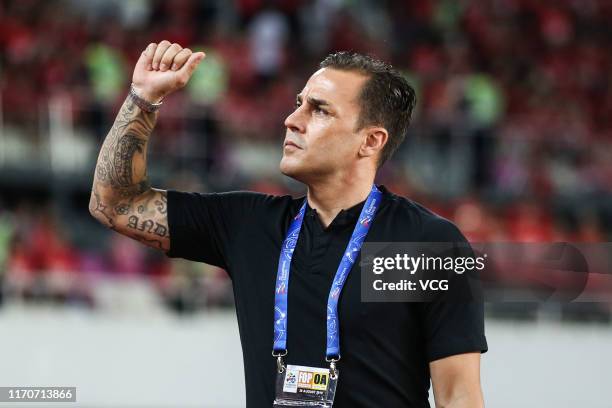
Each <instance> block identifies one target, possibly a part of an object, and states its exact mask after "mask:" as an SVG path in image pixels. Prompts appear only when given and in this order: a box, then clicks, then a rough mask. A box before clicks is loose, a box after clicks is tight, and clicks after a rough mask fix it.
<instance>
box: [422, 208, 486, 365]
mask: <svg viewBox="0 0 612 408" xmlns="http://www.w3.org/2000/svg"><path fill="white" fill-rule="evenodd" d="M423 241H424V242H452V243H456V244H457V246H456V249H455V255H456V256H472V255H473V252H472V250H471V247H470V246H469V244H468V242H467V240H466V239H465V237H464V236H463V234H461V232H460V231H459V229H458V228H457V227H456V226H455V225H454V224H453V223H451V222H450V221H448V220H446V219H444V218H440V217H435V218H432V219H431V220H429V221H428V222H427V223H425V224H424V239H423ZM457 282H459V285H460V286H454V287H455V289H456V288H459V289H458V290H460V291H463V290H466V291H467V290H470V288H469V287H465V286H463V282H464V280H463V276H462V277H461V278H460V279H459V280H457ZM450 285H452V281H451V284H449V286H450ZM457 295H458V296H457ZM461 295H462V294H455V296H454V297H453V295H452V294H451V295H450V296H440V297H438V298H436V299H434V300H432V301H430V302H424V303H422V304H421V305H420V306H421V309H420V313H421V319H422V324H423V329H424V335H425V339H426V350H427V359H428V361H430V362H431V361H434V360H438V359H440V358H444V357H448V356H452V355H455V354H462V353H469V352H481V353H484V352H486V351H487V350H488V345H487V340H486V337H485V330H484V304H483V302H482V298H478V297H477V298H471V297H470V296H465V297H463V296H461ZM465 298H470V299H465ZM458 299H459V300H458Z"/></svg>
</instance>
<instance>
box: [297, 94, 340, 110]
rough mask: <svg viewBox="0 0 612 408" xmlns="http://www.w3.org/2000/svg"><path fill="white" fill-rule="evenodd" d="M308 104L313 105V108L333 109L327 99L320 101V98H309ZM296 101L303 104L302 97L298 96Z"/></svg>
mask: <svg viewBox="0 0 612 408" xmlns="http://www.w3.org/2000/svg"><path fill="white" fill-rule="evenodd" d="M306 99H307V101H308V103H309V104H311V105H313V106H329V107H331V106H332V104H331V103H329V102H327V101H326V100H325V99H319V98H313V97H312V96H309V97H308V98H306ZM296 100H297V101H298V102H300V103H301V102H302V95H299V94H298V95H297V96H296Z"/></svg>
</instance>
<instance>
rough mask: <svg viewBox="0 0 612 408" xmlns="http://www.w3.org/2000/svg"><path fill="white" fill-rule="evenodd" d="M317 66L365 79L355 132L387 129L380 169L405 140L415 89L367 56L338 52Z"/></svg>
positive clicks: (391, 70) (414, 98)
mask: <svg viewBox="0 0 612 408" xmlns="http://www.w3.org/2000/svg"><path fill="white" fill-rule="evenodd" d="M319 66H320V67H321V68H332V69H338V70H342V71H356V72H359V73H361V74H363V75H365V76H367V77H368V80H367V81H366V83H365V84H364V85H363V88H362V89H361V92H360V95H359V105H360V108H361V111H360V113H359V119H358V121H357V129H358V130H359V129H362V128H363V127H364V126H368V125H377V126H382V127H384V128H385V129H387V132H388V133H389V139H388V140H387V143H386V144H385V146H384V147H383V150H382V152H381V155H380V158H379V160H378V167H380V166H382V165H383V164H384V163H385V162H386V161H387V159H388V158H389V157H391V155H392V154H393V152H395V150H396V149H397V147H398V146H399V145H400V144H401V143H402V141H403V140H404V138H405V137H406V132H407V131H408V126H409V125H410V120H411V117H412V111H413V110H414V106H415V105H416V92H415V91H414V88H412V86H410V84H408V81H406V79H405V78H404V77H403V76H402V75H401V74H400V73H399V72H397V71H396V70H395V69H394V68H393V67H392V66H391V65H390V64H387V63H386V62H383V61H381V60H378V59H375V58H372V57H370V56H369V55H363V54H358V53H356V52H349V51H340V52H336V53H333V54H329V55H328V56H327V57H326V58H325V59H324V60H323V61H321V63H320V65H319Z"/></svg>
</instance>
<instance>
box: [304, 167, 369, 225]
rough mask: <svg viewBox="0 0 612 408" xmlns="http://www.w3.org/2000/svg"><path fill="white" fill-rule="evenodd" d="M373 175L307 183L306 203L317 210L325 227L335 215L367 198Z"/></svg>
mask: <svg viewBox="0 0 612 408" xmlns="http://www.w3.org/2000/svg"><path fill="white" fill-rule="evenodd" d="M373 182H374V177H363V178H360V179H359V178H355V179H354V180H350V178H349V179H348V180H347V179H342V178H337V179H332V178H330V179H327V180H325V181H324V182H318V183H312V184H309V185H308V205H309V206H310V207H311V208H314V209H316V210H317V214H318V215H319V218H320V220H321V223H322V224H323V225H324V226H325V228H327V227H328V226H329V224H331V223H332V221H333V220H334V218H336V215H338V213H339V212H340V211H341V210H343V209H348V208H351V207H353V206H355V205H357V204H359V203H360V202H362V201H364V200H365V199H366V198H368V195H369V194H370V191H371V190H372V183H373Z"/></svg>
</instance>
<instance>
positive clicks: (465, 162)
mask: <svg viewBox="0 0 612 408" xmlns="http://www.w3.org/2000/svg"><path fill="white" fill-rule="evenodd" d="M0 21H1V24H0V132H3V134H2V135H0V143H3V144H0V149H4V152H3V153H2V152H0V171H3V170H2V169H3V168H4V169H5V168H7V167H13V168H18V169H19V166H23V167H24V168H26V167H28V166H32V165H34V164H32V163H31V162H30V161H28V160H24V159H23V157H24V156H23V154H24V153H23V152H29V151H31V150H32V149H34V150H36V151H45V149H47V150H49V149H51V150H53V146H48V145H47V142H46V139H45V137H44V136H45V135H44V134H45V133H48V132H53V120H49V118H48V117H47V116H45V115H46V114H45V113H44V112H47V110H49V111H52V109H51V108H49V107H50V106H55V105H53V101H62V106H63V107H64V109H65V115H64V116H67V117H69V120H68V123H69V126H70V129H71V134H72V135H73V139H69V140H68V141H67V142H64V143H67V144H70V145H71V146H73V145H75V144H83V145H84V146H89V148H88V149H87V148H85V149H84V150H82V151H83V152H85V153H83V154H84V155H85V159H84V160H82V163H84V164H83V167H82V168H81V169H80V170H79V171H80V173H81V176H82V175H85V177H83V179H84V180H85V182H84V183H83V184H81V185H79V184H78V183H77V184H76V185H75V186H74V187H73V188H74V190H75V191H74V196H75V197H77V198H74V199H71V200H63V203H62V204H61V205H57V202H56V201H55V200H56V197H57V192H53V191H49V192H47V193H48V194H46V195H45V192H44V191H43V196H45V197H46V198H45V199H43V200H41V201H42V202H33V200H32V199H29V198H28V197H29V196H28V192H27V191H26V192H22V193H17V194H13V192H14V191H19V190H15V188H14V187H11V188H12V189H11V190H10V191H11V196H10V197H9V196H8V193H6V192H7V191H9V190H7V188H6V185H10V186H14V184H15V180H14V179H13V180H8V181H7V179H4V178H2V177H0V191H2V194H3V196H2V197H1V198H0V271H1V270H2V269H3V270H4V272H5V273H1V272H0V281H1V280H2V277H1V276H4V282H5V283H4V286H5V288H4V290H3V291H0V292H2V293H4V294H5V295H6V294H9V295H11V294H14V295H15V296H18V297H26V298H30V297H31V298H50V299H60V300H61V301H62V302H64V301H66V300H68V301H74V302H79V303H83V304H87V305H93V304H94V303H95V302H94V301H93V300H92V296H91V288H90V285H92V283H91V282H95V281H96V279H97V278H96V277H97V276H98V275H99V274H107V275H108V274H110V275H114V276H115V275H116V276H118V277H124V276H131V275H139V276H148V277H151V278H152V282H154V285H155V287H156V288H157V289H158V290H159V291H160V293H162V294H163V296H164V299H166V301H167V302H168V304H169V305H171V306H172V307H175V308H177V309H179V310H183V309H189V308H197V307H200V306H201V305H202V304H204V305H210V304H231V288H229V284H228V282H227V279H226V277H225V275H224V273H223V272H222V271H219V270H217V269H215V268H212V267H208V266H204V265H193V264H188V263H184V262H181V261H169V260H167V259H165V258H164V257H163V255H159V254H155V253H153V251H150V250H147V249H144V248H142V247H141V246H140V245H138V244H136V243H132V242H130V241H129V240H126V239H125V238H122V237H119V236H117V235H116V234H107V233H106V232H103V231H102V227H99V228H96V227H93V226H92V225H90V224H88V223H93V222H92V221H89V220H87V221H86V220H85V219H86V218H87V214H86V211H82V213H79V214H80V215H82V218H83V220H82V221H75V220H74V218H73V217H74V211H73V210H72V209H73V208H81V209H83V208H84V209H86V205H87V204H86V196H87V193H88V188H89V186H88V185H87V182H89V181H90V180H89V179H88V178H89V175H90V174H91V171H92V168H93V165H94V164H95V157H96V150H97V149H98V147H99V145H100V143H101V141H102V139H103V137H104V136H105V134H106V132H107V131H108V129H109V128H110V126H111V123H112V120H113V119H114V116H115V114H116V112H117V110H118V108H119V106H120V104H121V103H122V101H123V99H124V98H125V95H126V92H127V89H128V85H129V82H130V76H131V70H132V67H133V65H134V62H135V60H136V59H137V57H138V55H139V54H140V52H141V51H142V50H143V49H144V48H145V47H146V45H147V44H148V43H150V42H159V41H161V40H162V39H167V40H169V41H171V42H177V43H179V44H181V45H183V46H188V47H190V48H192V49H194V50H204V51H205V52H206V53H207V59H206V60H205V61H204V62H203V64H202V66H201V68H200V69H199V70H198V71H197V72H196V74H195V75H194V77H193V79H192V81H191V82H190V83H189V85H188V87H187V89H186V90H185V91H183V92H180V93H178V94H176V95H172V96H170V97H168V98H167V100H166V101H165V104H164V106H163V109H162V113H161V115H160V119H159V122H158V127H157V128H156V131H155V136H154V140H153V145H152V151H151V158H150V166H151V168H150V174H151V176H152V178H153V180H154V181H155V182H156V183H157V184H159V186H160V187H163V188H179V189H193V190H200V191H206V190H215V191H218V190H229V189H253V190H258V191H263V192H269V193H275V194H299V193H300V192H301V187H300V186H298V185H297V184H295V183H292V182H291V181H290V180H286V179H284V178H282V177H281V176H280V175H279V174H278V171H277V163H278V159H279V157H280V141H281V139H282V135H283V132H284V129H283V125H282V123H283V119H284V117H285V116H286V115H287V114H288V113H289V112H290V111H291V110H292V108H293V104H294V99H295V94H296V93H297V92H299V90H300V89H301V87H302V86H303V84H304V83H305V81H306V79H307V78H308V76H309V75H310V74H311V73H312V72H313V71H314V69H315V68H316V65H317V63H318V62H319V61H320V60H321V59H322V58H323V57H324V56H325V55H327V54H328V53H329V52H332V51H335V50H344V49H348V50H354V51H359V52H363V53H368V54H371V55H373V56H376V57H379V58H382V59H384V60H387V61H390V62H392V63H393V65H394V66H395V67H396V68H398V69H400V70H401V71H402V72H403V73H404V74H405V75H406V76H407V78H408V79H409V81H410V82H411V83H412V84H413V86H414V87H415V89H416V90H417V94H418V100H419V102H418V107H417V111H416V112H415V118H414V121H413V124H412V126H411V129H410V130H409V133H408V135H407V140H406V142H405V143H404V145H402V147H401V148H400V150H399V151H398V152H397V153H396V155H395V157H394V158H393V160H392V161H391V162H390V163H388V164H387V165H385V167H384V168H383V169H382V171H381V174H380V181H381V182H382V183H384V184H385V185H387V186H388V187H389V188H390V189H391V190H392V191H394V192H396V193H398V194H402V195H405V196H407V197H409V198H411V199H414V200H416V201H419V202H421V203H423V204H424V205H426V206H428V207H429V208H432V209H433V210H434V211H436V212H438V213H440V214H441V215H443V216H445V217H448V218H449V219H452V220H453V221H455V222H456V223H457V224H458V226H459V227H460V229H461V230H462V231H463V232H464V234H465V235H466V236H467V237H468V238H469V239H470V240H472V241H474V242H478V241H480V242H482V241H528V242H532V241H581V242H601V241H609V240H610V238H611V236H612V222H611V220H612V198H611V194H610V192H611V191H612V115H610V112H612V90H611V89H610V87H611V84H612V52H610V50H611V48H610V43H611V42H612V3H611V2H609V1H607V0H559V1H554V2H553V1H539V0H478V1H476V0H473V1H470V0H422V1H391V0H387V1H375V0H363V1H349V0H312V1H307V0H283V1H281V0H278V1H271V0H270V1H265V0H237V1H234V2H230V1H223V0H209V1H197V0H173V1H159V0H130V1H121V0H114V1H111V0H88V1H78V0H72V1H70V0H63V1H59V0H54V1H42V0H18V1H17V0H13V1H11V0H0ZM41 112H43V113H41ZM49 121H50V122H52V123H51V124H49V123H47V122H49ZM56 132H57V130H56ZM60 139H61V138H60ZM55 140H56V142H55V143H60V147H61V146H63V145H61V143H62V142H61V140H60V141H59V142H58V141H57V140H58V139H57V138H56V139H55ZM56 150H57V148H56ZM59 150H60V151H63V150H64V149H62V148H60V149H59ZM20 155H21V156H20ZM60 157H62V156H61V155H60ZM3 166H4V167H3ZM18 174H19V173H18ZM64 177H65V176H64ZM20 194H22V195H23V196H21V195H20ZM77 218H78V217H77ZM81 227H82V228H84V230H80V229H79V228H81ZM82 231H87V233H84V232H82ZM92 236H94V237H96V239H95V240H93V239H91V238H88V239H87V237H92ZM83 237H86V238H85V239H81V238H83ZM100 243H102V244H100ZM108 271H112V272H108ZM202 299H204V300H202Z"/></svg>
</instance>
